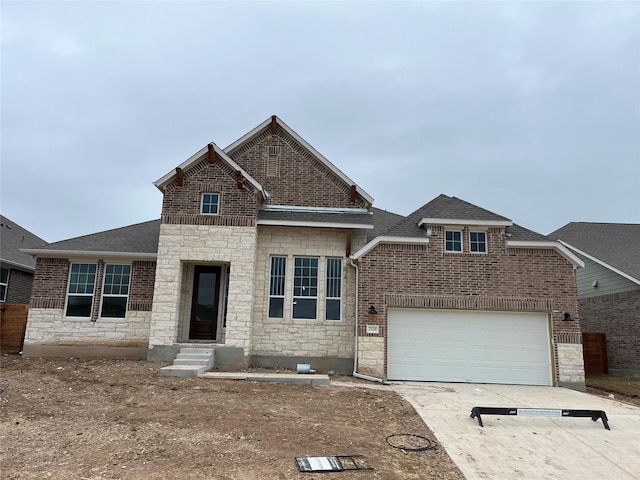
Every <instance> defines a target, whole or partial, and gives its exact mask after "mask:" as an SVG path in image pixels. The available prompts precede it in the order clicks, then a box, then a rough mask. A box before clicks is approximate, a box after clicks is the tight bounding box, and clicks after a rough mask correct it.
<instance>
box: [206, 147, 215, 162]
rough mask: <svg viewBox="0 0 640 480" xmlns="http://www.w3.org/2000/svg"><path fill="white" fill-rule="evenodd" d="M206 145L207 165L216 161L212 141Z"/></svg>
mask: <svg viewBox="0 0 640 480" xmlns="http://www.w3.org/2000/svg"><path fill="white" fill-rule="evenodd" d="M207 147H208V148H209V165H213V164H215V163H216V151H215V149H214V148H213V143H210V144H209V145H207Z"/></svg>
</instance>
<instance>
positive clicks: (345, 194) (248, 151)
mask: <svg viewBox="0 0 640 480" xmlns="http://www.w3.org/2000/svg"><path fill="white" fill-rule="evenodd" d="M270 151H272V152H274V151H275V152H277V153H275V154H273V155H270V154H269V152H270ZM231 158H233V160H234V161H235V162H236V163H238V165H240V166H241V167H242V168H244V169H245V170H246V171H247V172H249V174H250V175H251V176H252V177H253V178H255V179H256V180H257V181H258V182H260V183H261V184H262V185H263V186H264V187H265V189H266V190H267V191H268V192H269V194H270V195H271V197H270V198H269V200H268V203H269V204H272V205H293V206H296V205H299V206H323V207H337V208H349V207H365V206H366V205H365V201H364V200H363V199H362V198H361V197H360V196H359V195H357V198H356V201H355V202H354V203H352V202H351V198H350V187H351V186H350V185H345V184H344V182H343V181H342V180H341V179H339V178H338V177H337V176H336V175H335V174H334V173H333V172H331V171H330V170H329V169H328V168H327V167H326V166H325V165H324V164H323V163H322V162H319V161H318V160H317V159H316V158H315V157H314V156H313V155H311V154H310V153H309V152H308V151H307V150H306V149H304V148H303V147H302V146H301V145H299V144H298V143H297V142H296V141H295V140H294V139H293V138H292V137H290V136H289V135H288V134H287V133H286V132H284V131H283V130H282V129H280V128H279V127H278V133H277V135H276V136H272V135H271V133H270V130H266V131H265V132H263V133H262V134H260V135H258V136H257V137H255V138H254V139H253V140H252V141H251V142H248V143H247V144H245V145H244V146H242V147H241V148H239V149H237V150H236V151H234V152H232V154H231Z"/></svg>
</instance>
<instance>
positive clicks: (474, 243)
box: [469, 232, 487, 253]
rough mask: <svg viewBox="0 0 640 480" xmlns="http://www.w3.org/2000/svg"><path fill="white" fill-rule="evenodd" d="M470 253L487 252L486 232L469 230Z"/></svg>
mask: <svg viewBox="0 0 640 480" xmlns="http://www.w3.org/2000/svg"><path fill="white" fill-rule="evenodd" d="M469 250H471V253H487V232H469Z"/></svg>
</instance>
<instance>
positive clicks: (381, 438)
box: [0, 356, 464, 480]
mask: <svg viewBox="0 0 640 480" xmlns="http://www.w3.org/2000/svg"><path fill="white" fill-rule="evenodd" d="M160 366H161V365H160V364H158V363H149V362H142V361H130V360H129V361H127V360H77V359H67V360H54V359H49V360H43V359H35V358H33V359H29V358H22V357H18V356H4V357H3V358H2V359H1V363H0V368H1V369H0V379H2V380H7V381H8V382H9V384H8V388H6V389H5V391H4V392H3V394H2V398H1V399H0V478H2V479H36V478H37V479H43V478H55V479H92V480H97V479H172V478H184V479H187V478H188V479H200V478H208V479H258V480H261V479H265V480H270V479H284V480H288V479H301V480H305V479H306V480H315V479H323V480H329V479H333V478H335V479H355V478H359V479H403V480H404V479H431V478H433V479H438V480H453V479H463V478H464V477H463V475H462V474H461V473H460V471H459V470H458V468H457V467H456V466H455V464H454V463H453V462H452V461H451V459H450V458H449V456H448V455H447V453H446V452H445V451H444V449H443V448H442V447H440V446H439V445H438V444H437V443H436V442H435V438H434V436H433V435H432V433H431V431H430V430H429V429H428V427H426V426H425V425H424V423H423V422H422V421H421V419H420V417H419V416H418V415H417V414H416V412H415V411H414V410H413V407H411V406H410V405H409V404H408V403H407V402H405V401H404V400H402V398H400V397H399V396H398V395H397V394H395V393H394V392H390V391H381V390H372V389H367V388H359V387H345V386H323V387H311V386H299V385H286V384H270V383H252V382H247V381H243V380H236V381H234V380H212V379H199V378H194V379H177V378H171V377H160V376H159V368H160ZM397 433H412V434H418V435H422V436H424V437H427V438H429V439H431V440H432V441H433V442H434V443H435V445H436V447H435V448H434V449H432V450H427V451H422V452H407V451H403V450H399V449H394V448H392V447H390V446H389V445H388V444H387V442H386V441H385V439H386V437H387V436H388V435H391V434H397ZM354 454H359V455H363V459H362V460H363V461H364V462H365V463H366V464H368V465H369V466H371V467H373V468H374V470H373V471H364V472H363V471H360V472H338V473H300V472H299V471H298V469H297V467H296V466H295V462H294V458H295V457H302V456H332V455H354Z"/></svg>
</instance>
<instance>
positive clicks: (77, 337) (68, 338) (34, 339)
mask: <svg viewBox="0 0 640 480" xmlns="http://www.w3.org/2000/svg"><path fill="white" fill-rule="evenodd" d="M63 313H64V312H63V310H59V309H50V308H30V309H29V321H28V328H27V331H26V333H25V339H24V350H25V354H29V350H33V349H35V348H36V347H41V346H48V347H53V346H56V347H65V346H67V347H79V346H83V347H92V346H102V347H121V348H147V344H148V338H149V322H150V319H151V312H143V311H140V312H132V311H128V312H127V318H126V319H122V318H117V319H115V318H112V319H98V320H97V321H95V322H92V321H90V320H89V319H86V320H78V319H73V320H68V319H65V318H64V315H63Z"/></svg>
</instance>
